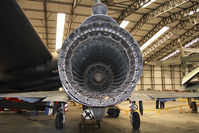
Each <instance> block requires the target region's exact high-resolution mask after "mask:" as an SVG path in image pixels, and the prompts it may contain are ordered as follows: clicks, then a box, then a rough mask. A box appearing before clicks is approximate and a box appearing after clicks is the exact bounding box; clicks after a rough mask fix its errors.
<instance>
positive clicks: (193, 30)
mask: <svg viewBox="0 0 199 133" xmlns="http://www.w3.org/2000/svg"><path fill="white" fill-rule="evenodd" d="M198 31H199V24H197V25H195V26H194V27H192V28H191V29H189V30H188V31H186V32H185V33H184V34H182V35H181V36H179V37H178V39H179V40H180V41H181V42H183V41H184V40H186V39H187V38H188V37H190V36H192V35H193V34H195V33H196V32H198ZM178 39H175V41H173V42H172V43H170V44H168V45H166V46H165V47H164V48H162V49H160V50H159V51H158V52H156V53H155V54H153V55H152V56H151V57H149V58H147V59H146V61H147V62H150V61H153V60H156V59H158V58H162V55H163V53H165V52H167V51H169V50H171V49H172V48H173V47H175V46H176V45H177V44H178Z"/></svg>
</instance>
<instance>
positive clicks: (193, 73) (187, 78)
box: [182, 67, 199, 85]
mask: <svg viewBox="0 0 199 133" xmlns="http://www.w3.org/2000/svg"><path fill="white" fill-rule="evenodd" d="M198 73H199V67H197V68H195V69H194V70H192V71H191V72H190V73H188V74H186V75H185V76H184V77H183V78H182V85H184V84H186V83H187V82H189V81H190V80H191V79H193V78H194V77H195V76H196V75H197V74H198Z"/></svg>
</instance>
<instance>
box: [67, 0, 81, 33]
mask: <svg viewBox="0 0 199 133" xmlns="http://www.w3.org/2000/svg"><path fill="white" fill-rule="evenodd" d="M80 2H81V0H73V4H72V6H71V12H70V16H69V23H68V33H67V34H70V32H71V26H72V23H73V20H74V17H73V16H74V12H75V8H76V7H77V6H78V5H79V3H80Z"/></svg>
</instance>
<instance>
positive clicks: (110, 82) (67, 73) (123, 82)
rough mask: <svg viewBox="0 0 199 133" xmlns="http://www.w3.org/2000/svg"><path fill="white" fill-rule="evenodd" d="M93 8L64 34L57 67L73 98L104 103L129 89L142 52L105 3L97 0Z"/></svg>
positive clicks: (114, 100)
mask: <svg viewBox="0 0 199 133" xmlns="http://www.w3.org/2000/svg"><path fill="white" fill-rule="evenodd" d="M100 6H103V7H100ZM93 8H96V9H93V11H95V12H94V13H93V15H92V16H90V17H88V18H87V19H86V20H85V21H84V22H83V23H82V24H81V25H80V27H79V28H77V29H76V30H75V31H74V32H72V33H71V34H70V35H69V36H68V37H67V38H66V40H65V42H64V44H63V46H62V49H61V51H60V53H59V61H58V68H59V75H60V79H61V82H62V85H63V87H64V88H65V90H66V92H67V94H68V95H69V96H70V97H71V98H72V99H73V100H75V101H77V102H79V103H81V104H83V105H86V106H92V107H106V106H111V105H115V104H117V103H119V102H121V101H123V100H125V99H127V98H128V97H129V95H130V94H131V93H132V91H133V89H134V88H135V86H136V84H137V82H138V80H139V78H140V76H141V73H142V55H141V51H140V49H139V46H138V44H137V42H136V41H135V40H134V39H133V37H132V36H131V34H130V33H128V32H127V31H125V30H124V29H122V28H120V27H119V25H118V24H117V23H116V22H115V21H114V20H113V19H112V18H111V17H109V16H107V15H106V12H107V11H103V10H105V9H106V10H107V8H106V6H104V5H103V4H102V3H100V4H99V3H98V5H97V6H95V5H94V7H93Z"/></svg>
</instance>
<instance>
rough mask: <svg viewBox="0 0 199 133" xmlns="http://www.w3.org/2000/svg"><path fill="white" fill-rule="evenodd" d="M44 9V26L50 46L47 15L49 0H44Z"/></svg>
mask: <svg viewBox="0 0 199 133" xmlns="http://www.w3.org/2000/svg"><path fill="white" fill-rule="evenodd" d="M43 10H44V27H45V33H46V34H45V35H46V46H47V47H48V16H47V14H48V13H47V0H43Z"/></svg>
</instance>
